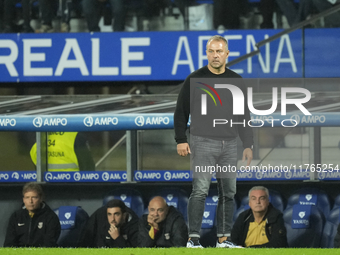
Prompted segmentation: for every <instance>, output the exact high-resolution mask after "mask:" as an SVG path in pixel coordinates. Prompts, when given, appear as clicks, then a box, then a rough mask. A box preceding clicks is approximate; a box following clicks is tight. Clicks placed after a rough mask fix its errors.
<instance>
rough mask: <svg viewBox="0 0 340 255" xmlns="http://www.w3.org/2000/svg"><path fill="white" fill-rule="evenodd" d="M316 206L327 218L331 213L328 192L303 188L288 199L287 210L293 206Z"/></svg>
mask: <svg viewBox="0 0 340 255" xmlns="http://www.w3.org/2000/svg"><path fill="white" fill-rule="evenodd" d="M296 204H299V205H315V206H317V207H318V208H319V209H320V210H321V211H322V212H323V214H324V216H325V218H327V216H328V214H329V212H330V208H331V206H330V200H329V197H328V195H327V194H326V192H324V191H322V190H320V189H317V188H303V189H300V190H298V191H296V192H294V194H293V195H291V196H290V197H289V198H288V203H287V208H289V207H292V206H293V205H296Z"/></svg>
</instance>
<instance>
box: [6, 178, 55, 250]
mask: <svg viewBox="0 0 340 255" xmlns="http://www.w3.org/2000/svg"><path fill="white" fill-rule="evenodd" d="M22 195H23V199H22V200H23V203H24V204H23V206H22V208H21V209H19V210H17V211H15V212H14V213H13V214H12V216H11V218H10V219H9V223H8V227H7V232H6V238H5V243H4V247H57V240H58V238H59V235H60V231H61V227H60V222H59V218H58V216H57V215H56V214H55V213H54V212H53V211H52V209H51V208H50V207H49V206H48V205H47V204H46V203H45V202H43V198H44V193H43V190H42V188H41V186H40V185H39V184H37V183H34V182H30V183H26V184H25V186H24V187H23V189H22Z"/></svg>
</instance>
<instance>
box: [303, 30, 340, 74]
mask: <svg viewBox="0 0 340 255" xmlns="http://www.w3.org/2000/svg"><path fill="white" fill-rule="evenodd" d="M339 45H340V29H339V28H323V29H306V30H305V63H306V64H305V77H306V78H323V77H339V76H340V72H339V70H340V48H339Z"/></svg>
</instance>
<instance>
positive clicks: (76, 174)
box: [73, 172, 81, 181]
mask: <svg viewBox="0 0 340 255" xmlns="http://www.w3.org/2000/svg"><path fill="white" fill-rule="evenodd" d="M73 178H74V180H75V181H80V180H81V174H80V173H78V172H76V173H74V174H73Z"/></svg>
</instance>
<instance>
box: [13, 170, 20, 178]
mask: <svg viewBox="0 0 340 255" xmlns="http://www.w3.org/2000/svg"><path fill="white" fill-rule="evenodd" d="M19 177H20V176H19V174H18V173H17V172H14V173H12V178H13V179H17V180H19Z"/></svg>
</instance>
